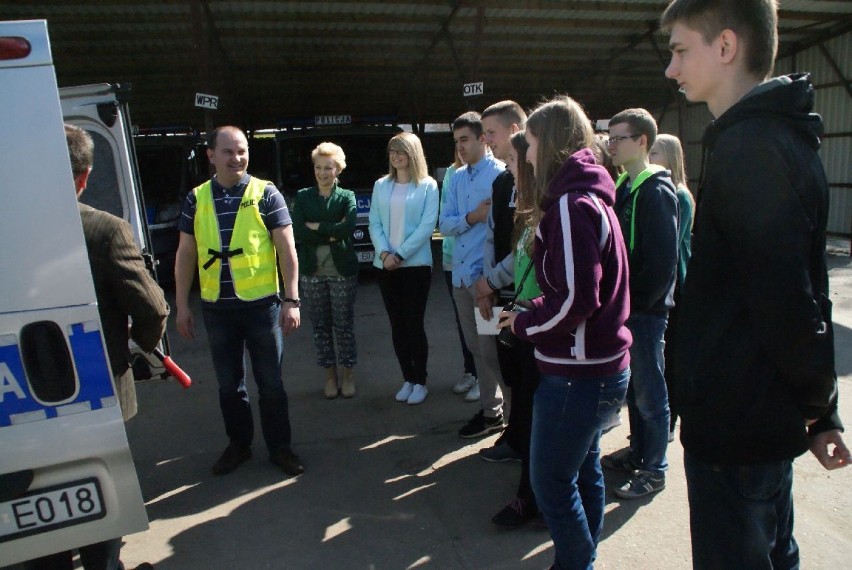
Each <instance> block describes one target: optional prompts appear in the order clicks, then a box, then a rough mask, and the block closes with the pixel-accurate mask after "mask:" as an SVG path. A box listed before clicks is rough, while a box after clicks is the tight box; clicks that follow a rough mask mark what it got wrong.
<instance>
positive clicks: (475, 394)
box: [464, 379, 479, 402]
mask: <svg viewBox="0 0 852 570" xmlns="http://www.w3.org/2000/svg"><path fill="white" fill-rule="evenodd" d="M464 401H465V402H478V401H479V380H476V379H474V383H473V386H471V387H470V390H468V391H467V394H465V395H464Z"/></svg>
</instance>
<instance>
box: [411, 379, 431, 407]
mask: <svg viewBox="0 0 852 570" xmlns="http://www.w3.org/2000/svg"><path fill="white" fill-rule="evenodd" d="M428 393H429V390H428V389H427V388H426V386H424V385H423V384H415V385H414V387H413V388H412V389H411V394H410V395H409V396H408V400H406V401H407V402H408V403H409V404H410V405H412V406H414V405H416V404H422V403H423V400H425V399H426V394H428Z"/></svg>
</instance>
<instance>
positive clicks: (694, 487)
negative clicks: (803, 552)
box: [683, 436, 799, 570]
mask: <svg viewBox="0 0 852 570" xmlns="http://www.w3.org/2000/svg"><path fill="white" fill-rule="evenodd" d="M746 437H747V436H746ZM683 457H684V460H683V462H684V466H685V468H686V484H687V490H688V496H689V526H690V533H691V535H692V567H693V568H695V569H696V570H716V569H718V568H749V569H750V570H761V569H765V570H789V569H796V568H798V567H799V547H798V545H797V544H796V539H794V538H793V495H792V488H793V462H792V460H785V461H776V462H773V463H759V464H756V465H725V466H715V465H708V464H707V463H704V462H702V461H698V460H697V459H695V457H693V456H691V455H690V454H689V453H688V452H684V454H683Z"/></svg>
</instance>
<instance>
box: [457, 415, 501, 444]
mask: <svg viewBox="0 0 852 570" xmlns="http://www.w3.org/2000/svg"><path fill="white" fill-rule="evenodd" d="M504 427H505V426H504V425H503V414H500V415H499V416H497V417H496V418H486V417H485V412H483V411H482V410H479V411H478V412H476V414H475V415H474V416H473V418H471V420H470V421H469V422H467V425H465V426H464V427H463V428H461V429H460V430H459V437H461V438H464V439H472V438H475V437H482V436H485V435H488V434H490V433H497V432H499V431H503V428H504Z"/></svg>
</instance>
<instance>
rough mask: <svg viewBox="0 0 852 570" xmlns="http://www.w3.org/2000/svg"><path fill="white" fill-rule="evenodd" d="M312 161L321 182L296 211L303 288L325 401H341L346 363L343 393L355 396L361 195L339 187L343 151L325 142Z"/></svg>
mask: <svg viewBox="0 0 852 570" xmlns="http://www.w3.org/2000/svg"><path fill="white" fill-rule="evenodd" d="M311 159H312V160H313V163H314V176H315V177H316V181H317V184H316V186H311V187H310V188H303V189H302V190H299V192H298V193H297V194H296V200H295V202H294V204H293V211H292V218H293V234H294V236H295V238H296V243H297V244H298V246H299V247H298V255H299V290H300V293H301V295H302V299H303V300H304V303H305V308H306V309H307V311H308V314H309V315H310V318H311V324H312V325H313V329H314V333H313V336H314V347H315V349H316V351H317V364H319V365H320V366H321V367H322V368H325V371H326V383H325V390H324V392H325V397H326V398H329V399H332V398H336V397H337V394H338V377H337V364H340V365H341V366H342V367H343V381H342V383H341V386H340V392H341V393H342V394H343V397H344V398H351V397H352V396H354V395H355V375H354V368H355V364H356V362H357V360H358V352H357V348H356V345H355V318H354V315H355V289H356V284H357V281H358V258H357V256H356V255H355V249H354V247H353V245H352V232H353V231H354V230H355V217H356V215H357V210H356V204H355V193H354V192H352V191H351V190H344V189H343V188H341V187H340V186H338V176H340V173H341V172H343V169H344V168H346V156H345V155H344V154H343V149H341V148H340V147H339V146H337V145H336V144H333V143H330V142H324V143H321V144H320V145H319V146H317V148H315V149H314V150H313V152H312V153H311ZM332 331H333V334H332ZM335 340H336V341H337V354H336V355H335V347H334V344H335Z"/></svg>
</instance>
